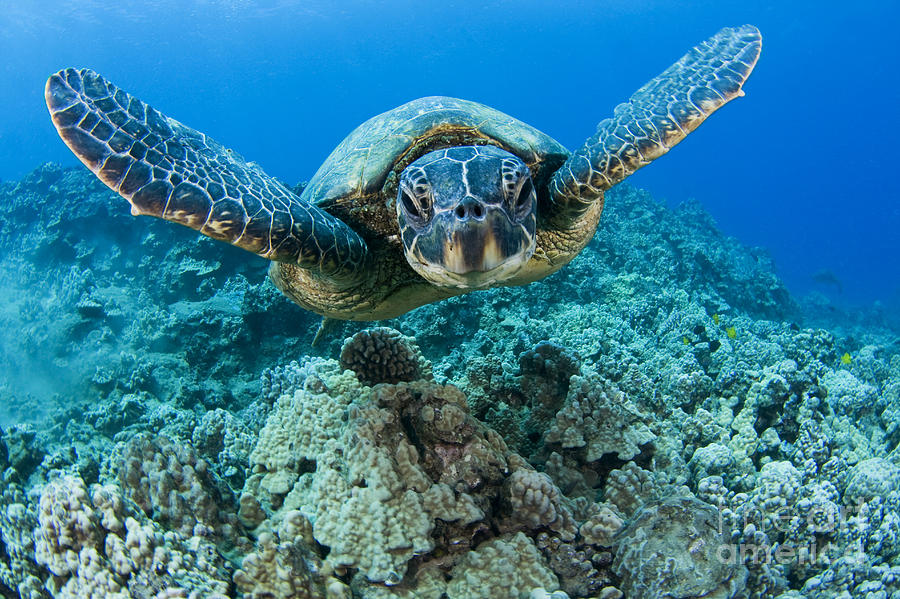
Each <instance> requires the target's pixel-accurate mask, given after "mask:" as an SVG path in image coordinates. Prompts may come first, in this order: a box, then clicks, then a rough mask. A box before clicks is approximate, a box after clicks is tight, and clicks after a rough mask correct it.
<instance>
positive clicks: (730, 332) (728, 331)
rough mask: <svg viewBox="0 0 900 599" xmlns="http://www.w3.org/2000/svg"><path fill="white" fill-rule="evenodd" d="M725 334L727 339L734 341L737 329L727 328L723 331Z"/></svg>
mask: <svg viewBox="0 0 900 599" xmlns="http://www.w3.org/2000/svg"><path fill="white" fill-rule="evenodd" d="M725 334H726V335H728V338H729V339H734V338H735V337H737V329H735V328H734V327H728V328H727V329H725Z"/></svg>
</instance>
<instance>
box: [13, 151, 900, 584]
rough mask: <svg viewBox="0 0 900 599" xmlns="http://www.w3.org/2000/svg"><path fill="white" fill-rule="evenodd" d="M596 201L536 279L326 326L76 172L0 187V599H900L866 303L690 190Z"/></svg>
mask: <svg viewBox="0 0 900 599" xmlns="http://www.w3.org/2000/svg"><path fill="white" fill-rule="evenodd" d="M120 208H121V209H120ZM603 218H604V223H603V226H601V228H600V230H599V231H598V234H597V236H596V238H595V239H594V240H593V241H592V242H591V244H590V245H589V246H588V247H587V248H586V249H585V251H584V252H583V253H582V254H581V255H580V256H579V257H578V258H576V259H575V260H574V261H573V262H572V263H571V264H570V265H569V266H567V267H566V268H565V269H562V270H561V271H560V272H559V273H557V274H555V275H553V276H552V277H549V278H548V279H547V280H545V281H542V282H539V283H535V284H532V285H529V286H526V287H521V288H498V289H491V290H487V291H484V292H480V293H474V294H469V295H466V296H462V297H456V298H451V299H449V300H446V301H444V302H440V303H438V304H434V305H430V306H425V307H423V308H421V309H418V310H415V311H413V312H412V313H410V314H407V315H405V316H404V317H402V318H398V319H394V320H392V321H390V322H387V323H378V325H377V326H372V327H367V325H364V324H360V323H330V324H329V326H326V327H319V326H318V324H319V321H318V319H317V318H314V317H313V316H312V315H310V314H308V313H306V312H303V311H302V310H300V309H299V308H297V307H296V306H294V305H292V304H291V303H290V302H288V301H287V300H285V299H284V298H282V297H281V296H280V294H279V293H278V292H277V290H275V289H274V287H273V286H272V285H271V284H269V283H267V282H265V279H264V276H265V266H266V265H265V263H264V262H263V261H260V260H258V259H256V258H254V257H252V256H248V255H245V254H244V253H243V252H240V251H238V250H235V249H234V248H230V247H228V246H224V245H220V244H216V243H213V242H211V241H209V240H205V239H198V238H197V237H196V236H195V235H194V234H193V233H190V232H188V231H185V230H181V229H178V228H176V227H171V226H167V225H165V224H164V223H160V222H157V221H153V220H149V219H147V220H145V219H135V218H132V217H131V216H129V215H127V211H126V210H125V209H124V208H123V207H122V203H121V202H120V200H119V199H118V198H115V197H113V196H111V194H110V193H109V192H108V191H107V190H106V189H105V188H104V187H102V185H100V184H99V183H97V182H95V180H94V178H93V177H91V176H90V175H87V174H85V173H83V172H82V171H80V170H75V169H61V168H59V167H55V166H52V165H47V166H45V167H42V168H40V169H38V170H36V171H35V172H34V173H32V174H31V175H29V176H28V177H26V178H25V179H23V180H22V181H20V182H17V183H2V184H0V220H2V221H3V223H4V226H3V227H0V248H2V256H3V258H2V260H0V284H2V286H3V288H4V290H5V302H6V303H5V305H6V306H7V309H6V310H3V311H0V322H2V324H3V326H2V327H0V331H4V332H3V333H0V337H2V340H3V343H4V348H6V349H8V351H5V352H4V354H3V357H2V361H0V369H2V371H3V372H4V375H5V376H4V377H2V378H0V408H2V410H0V417H2V422H0V427H2V431H0V468H2V478H0V596H2V597H23V598H28V599H47V598H50V597H76V596H77V597H92V596H93V597H134V598H139V599H149V598H154V599H166V598H169V597H197V598H200V597H204V598H215V597H235V598H240V597H255V598H258V599H263V598H288V597H308V598H312V599H336V598H346V599H361V598H376V599H413V598H418V599H426V598H427V599H453V598H463V597H484V596H491V597H499V598H506V597H509V598H510V599H523V598H542V597H543V598H546V597H552V598H554V599H564V598H566V597H569V598H571V599H575V598H602V599H619V598H622V597H625V598H626V599H643V598H645V597H670V596H680V597H700V596H703V597H722V598H724V597H752V598H754V599H797V598H803V597H808V598H817V599H838V598H840V599H844V598H846V597H866V598H879V597H884V598H887V597H893V596H900V534H898V532H897V531H898V530H900V344H898V342H897V339H898V338H900V337H898V333H897V331H896V330H891V329H890V328H889V326H890V322H891V319H890V318H886V317H879V318H872V319H869V320H868V321H866V320H865V319H864V318H863V317H862V315H845V314H839V315H838V317H834V316H832V317H827V314H828V311H827V310H826V309H825V307H824V306H822V305H819V304H817V303H816V302H815V301H814V298H813V299H812V300H809V299H807V300H804V301H803V302H801V303H799V304H798V303H797V302H795V301H794V300H793V299H792V298H791V297H790V296H789V295H788V294H787V292H786V291H785V289H784V286H783V285H782V284H781V282H780V281H779V280H778V278H777V276H776V275H775V274H774V271H773V268H772V265H771V264H770V262H769V261H768V259H767V258H766V256H765V254H764V252H762V251H760V250H756V249H748V248H744V247H741V246H740V245H739V244H738V243H737V242H736V241H734V240H732V239H728V238H726V237H724V236H723V235H722V234H721V233H719V232H718V231H717V230H716V228H715V226H714V224H713V223H712V221H711V220H710V218H709V217H708V216H707V215H706V214H705V213H703V212H702V210H700V208H699V207H698V205H696V204H694V203H692V204H688V205H686V206H682V207H680V208H678V209H675V210H670V209H668V208H666V207H665V206H664V205H663V204H661V203H657V202H655V201H654V200H653V199H652V198H650V197H649V196H647V195H646V194H644V193H642V192H639V191H635V190H633V189H630V188H628V187H620V188H618V189H615V190H613V191H612V192H610V193H609V194H608V198H607V209H606V213H605V214H604V216H603ZM36 289H38V290H40V293H35V290H36ZM826 324H827V325H828V326H825V325H826ZM388 327H390V328H388ZM317 333H318V336H317ZM314 341H316V342H317V343H316V345H315V346H314V345H313V343H314ZM337 358H340V359H339V360H338V359H337ZM33 373H39V376H38V375H33Z"/></svg>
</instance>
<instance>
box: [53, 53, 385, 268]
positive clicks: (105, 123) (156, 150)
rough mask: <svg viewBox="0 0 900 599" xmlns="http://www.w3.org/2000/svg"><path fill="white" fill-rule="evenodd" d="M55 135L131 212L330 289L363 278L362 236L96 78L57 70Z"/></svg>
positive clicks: (364, 254)
mask: <svg viewBox="0 0 900 599" xmlns="http://www.w3.org/2000/svg"><path fill="white" fill-rule="evenodd" d="M45 97H46V101H47V107H48V108H49V109H50V115H51V116H52V118H53V124H54V125H55V126H56V129H57V131H58V132H59V135H60V137H62V139H63V141H65V143H66V145H67V146H69V149H71V150H72V152H74V153H75V155H76V156H77V157H78V158H79V160H81V161H82V162H83V163H84V164H85V165H86V166H87V167H88V168H89V169H90V170H91V171H92V172H93V173H94V174H95V175H97V177H99V178H100V180H102V181H103V182H104V183H105V184H106V185H108V186H109V187H110V188H111V189H112V190H113V191H115V192H117V193H118V194H119V195H121V196H122V197H123V198H125V199H126V200H128V202H129V203H130V204H131V212H132V214H135V215H138V214H148V215H151V216H156V217H158V218H163V219H165V220H169V221H173V222H176V223H179V224H182V225H185V226H188V227H190V228H192V229H196V230H197V231H199V232H201V233H203V234H204V235H207V236H209V237H212V238H213V239H218V240H221V241H227V242H228V243H231V244H233V245H236V246H238V247H240V248H243V249H245V250H248V251H251V252H253V253H255V254H259V255H260V256H262V257H264V258H268V259H270V260H277V261H281V262H290V263H293V264H297V265H298V266H300V267H302V268H305V269H309V270H310V271H311V272H313V273H316V274H318V275H322V276H324V277H328V278H332V279H334V280H335V281H336V282H342V281H343V282H347V283H349V282H352V281H354V280H355V279H357V278H358V277H361V276H363V275H364V272H365V269H366V268H367V261H368V260H369V257H368V251H367V248H366V244H365V242H364V241H363V239H362V238H361V237H360V236H359V235H358V234H357V233H356V232H354V231H353V230H351V229H350V228H349V227H348V226H346V225H345V224H344V223H342V222H341V221H340V220H338V219H337V218H335V217H334V216H331V215H330V214H328V213H326V212H324V211H322V210H321V209H319V208H317V207H316V206H314V205H312V204H309V203H307V202H305V201H302V200H300V198H298V197H297V196H296V195H294V194H293V193H291V192H290V191H289V190H288V189H287V188H285V187H284V186H283V185H282V184H281V183H279V182H278V181H276V180H275V179H273V178H271V177H269V176H268V175H266V174H265V173H264V172H263V171H262V169H260V168H259V167H258V166H256V165H255V164H253V163H250V162H247V161H245V160H244V159H243V158H242V157H241V156H239V155H238V154H236V153H234V152H232V151H231V150H229V149H227V148H225V147H224V146H223V145H222V144H220V143H218V142H216V141H215V140H213V139H211V138H209V137H208V136H206V135H204V134H203V133H200V132H198V131H195V130H193V129H191V128H190V127H186V126H184V125H182V124H181V123H179V122H178V121H176V120H174V119H171V118H168V117H166V116H165V115H163V114H161V113H160V112H158V111H157V110H154V109H153V108H151V107H150V106H148V105H146V104H145V103H143V102H141V101H140V100H138V99H137V98H134V97H132V96H131V95H129V94H127V93H125V92H123V91H122V90H120V89H118V88H117V87H116V86H114V85H113V84H111V83H109V82H108V81H106V80H105V79H104V78H103V77H101V76H100V75H98V74H97V73H95V72H93V71H91V70H88V69H82V70H75V69H66V70H63V71H60V72H58V73H56V74H54V75H52V76H51V77H50V78H49V79H48V80H47V86H46V89H45Z"/></svg>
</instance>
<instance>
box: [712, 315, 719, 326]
mask: <svg viewBox="0 0 900 599" xmlns="http://www.w3.org/2000/svg"><path fill="white" fill-rule="evenodd" d="M713 322H714V323H716V324H719V314H718V312H717V313H716V314H713Z"/></svg>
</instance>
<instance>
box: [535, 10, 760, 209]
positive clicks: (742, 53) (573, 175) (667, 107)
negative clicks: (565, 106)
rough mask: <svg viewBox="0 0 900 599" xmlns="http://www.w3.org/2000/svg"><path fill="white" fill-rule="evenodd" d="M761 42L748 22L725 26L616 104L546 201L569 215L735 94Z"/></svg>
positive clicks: (661, 151) (559, 175) (666, 148)
mask: <svg viewBox="0 0 900 599" xmlns="http://www.w3.org/2000/svg"><path fill="white" fill-rule="evenodd" d="M761 47H762V38H761V36H760V34H759V30H758V29H757V28H756V27H753V26H752V25H744V26H742V27H734V28H732V27H726V28H724V29H722V30H721V31H719V32H718V33H717V34H715V35H714V36H712V37H711V38H709V39H708V40H706V41H705V42H703V43H701V44H699V45H697V46H695V47H694V48H693V49H691V51H690V52H688V53H687V54H685V55H684V56H683V57H682V58H681V60H679V61H678V62H676V63H675V64H673V65H672V66H670V67H669V68H668V69H666V70H665V71H663V72H662V73H661V74H660V75H659V76H658V77H656V78H655V79H652V80H650V81H649V82H647V83H646V84H645V85H644V86H643V87H641V88H640V89H639V90H637V91H636V92H635V93H634V95H633V96H631V98H630V99H629V100H628V102H625V103H623V104H619V105H618V106H617V107H616V109H615V111H614V113H613V117H612V118H608V119H605V120H603V121H601V122H600V124H599V125H598V126H597V133H595V134H594V135H593V136H591V137H590V138H589V139H588V140H587V141H586V142H585V143H584V145H583V146H581V148H579V149H578V150H577V151H576V152H575V153H574V154H572V156H571V157H570V158H569V159H568V161H567V162H566V163H565V164H564V165H563V166H562V167H561V168H560V169H559V170H558V171H557V172H556V174H555V175H554V176H553V180H552V182H551V184H550V191H551V201H552V202H553V204H554V207H555V210H557V211H558V214H560V215H564V216H565V217H567V218H573V217H577V215H579V214H581V213H583V212H585V211H586V210H587V209H588V208H589V207H590V206H591V205H592V204H593V203H594V202H595V201H597V200H598V199H600V198H601V197H602V195H603V192H604V191H605V190H607V189H609V188H610V187H612V186H613V185H615V184H616V183H618V182H619V181H621V180H623V179H624V178H625V177H628V176H629V175H631V174H632V173H633V172H635V171H636V170H638V169H639V168H641V167H642V166H644V165H647V164H650V162H652V161H653V160H655V159H656V158H659V157H660V156H662V155H663V154H665V153H666V152H668V151H669V149H670V148H672V146H674V145H676V144H677V143H678V142H680V141H681V140H682V139H684V138H685V137H686V136H687V134H688V133H690V132H691V131H693V130H694V129H696V128H697V127H698V126H699V125H700V123H702V122H703V121H704V120H705V119H706V117H708V116H709V115H710V114H712V113H713V112H715V111H716V110H717V109H719V108H720V107H722V106H723V105H724V104H725V103H726V102H728V101H730V100H732V99H734V98H736V97H738V96H742V95H743V93H744V92H743V91H742V90H741V86H742V85H743V84H744V81H746V80H747V77H749V76H750V72H751V71H752V70H753V67H754V66H755V65H756V61H757V59H758V58H759V52H760V49H761Z"/></svg>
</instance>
